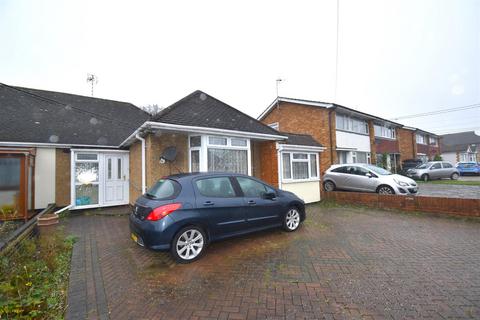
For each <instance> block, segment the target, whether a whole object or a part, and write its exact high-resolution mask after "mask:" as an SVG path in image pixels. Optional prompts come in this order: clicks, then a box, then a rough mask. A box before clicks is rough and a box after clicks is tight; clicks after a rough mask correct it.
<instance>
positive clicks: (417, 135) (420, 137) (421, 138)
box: [415, 133, 427, 144]
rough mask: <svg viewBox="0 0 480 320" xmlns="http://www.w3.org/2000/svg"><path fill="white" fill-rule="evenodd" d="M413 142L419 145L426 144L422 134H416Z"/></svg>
mask: <svg viewBox="0 0 480 320" xmlns="http://www.w3.org/2000/svg"><path fill="white" fill-rule="evenodd" d="M415 140H416V141H417V143H419V144H427V137H426V136H425V135H424V134H420V133H417V134H416V138H415Z"/></svg>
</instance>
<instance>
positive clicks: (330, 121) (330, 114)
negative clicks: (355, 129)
mask: <svg viewBox="0 0 480 320" xmlns="http://www.w3.org/2000/svg"><path fill="white" fill-rule="evenodd" d="M334 110H335V109H331V110H329V111H328V134H329V136H330V165H332V164H333V145H332V140H333V139H332V112H333V111H334Z"/></svg>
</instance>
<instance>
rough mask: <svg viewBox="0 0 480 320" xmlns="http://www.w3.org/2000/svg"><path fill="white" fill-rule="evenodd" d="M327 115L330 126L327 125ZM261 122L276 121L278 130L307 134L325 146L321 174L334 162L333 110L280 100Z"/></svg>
mask: <svg viewBox="0 0 480 320" xmlns="http://www.w3.org/2000/svg"><path fill="white" fill-rule="evenodd" d="M329 115H330V119H331V123H332V124H333V125H332V126H330V125H329V121H328V119H329ZM262 122H263V123H265V124H271V123H274V122H278V123H279V129H280V131H284V132H292V133H303V134H309V135H311V136H312V137H313V138H314V139H315V140H317V141H318V142H320V143H321V144H322V145H323V146H324V147H326V150H325V151H324V152H322V153H320V172H321V173H322V174H323V173H324V172H325V170H327V169H328V168H329V167H330V165H331V164H332V163H336V161H337V153H336V152H335V151H334V152H331V148H330V147H331V146H332V145H333V148H334V149H335V148H336V133H335V125H334V124H335V112H333V111H332V112H330V110H328V109H325V108H320V107H313V106H305V105H300V104H294V103H288V102H281V103H280V106H279V107H278V108H277V107H275V108H273V109H272V110H271V111H270V113H269V114H268V115H267V116H266V117H265V119H263V120H262ZM329 128H331V129H330V130H329ZM330 139H331V141H332V142H331V143H330Z"/></svg>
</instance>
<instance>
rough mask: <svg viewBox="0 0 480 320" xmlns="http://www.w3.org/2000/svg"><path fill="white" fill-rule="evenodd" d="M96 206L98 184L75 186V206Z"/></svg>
mask: <svg viewBox="0 0 480 320" xmlns="http://www.w3.org/2000/svg"><path fill="white" fill-rule="evenodd" d="M89 204H98V184H83V185H80V186H75V205H77V206H87V205H89Z"/></svg>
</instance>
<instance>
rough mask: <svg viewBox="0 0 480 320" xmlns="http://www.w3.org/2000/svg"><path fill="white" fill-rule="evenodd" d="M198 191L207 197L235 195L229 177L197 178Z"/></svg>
mask: <svg viewBox="0 0 480 320" xmlns="http://www.w3.org/2000/svg"><path fill="white" fill-rule="evenodd" d="M195 184H196V185H197V188H198V191H199V192H200V194H201V195H203V196H205V197H217V198H232V197H235V191H234V190H233V187H232V183H231V182H230V179H229V178H227V177H216V178H208V179H202V180H197V181H196V182H195Z"/></svg>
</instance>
